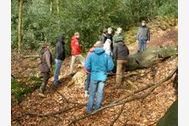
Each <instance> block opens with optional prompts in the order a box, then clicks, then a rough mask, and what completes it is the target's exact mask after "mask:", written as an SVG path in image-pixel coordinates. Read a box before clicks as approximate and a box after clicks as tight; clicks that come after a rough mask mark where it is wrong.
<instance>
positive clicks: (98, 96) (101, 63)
mask: <svg viewBox="0 0 189 126" xmlns="http://www.w3.org/2000/svg"><path fill="white" fill-rule="evenodd" d="M94 46H95V48H94V50H93V52H92V53H91V54H90V55H88V57H87V59H86V61H85V65H84V67H85V69H86V70H87V71H88V72H90V85H89V99H88V103H87V113H91V112H92V111H93V108H94V109H95V110H97V109H99V108H100V107H101V104H102V101H103V98H104V85H105V81H106V79H107V72H109V71H111V70H112V69H113V67H114V63H113V60H112V58H111V56H109V55H107V54H106V53H105V51H104V49H103V43H102V42H101V41H97V42H96V43H95V44H94Z"/></svg>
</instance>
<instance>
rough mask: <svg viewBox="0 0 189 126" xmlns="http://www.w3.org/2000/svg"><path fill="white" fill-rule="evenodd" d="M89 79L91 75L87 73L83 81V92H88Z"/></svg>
mask: <svg viewBox="0 0 189 126" xmlns="http://www.w3.org/2000/svg"><path fill="white" fill-rule="evenodd" d="M90 78H91V74H90V73H88V74H87V78H86V80H85V91H89V84H90Z"/></svg>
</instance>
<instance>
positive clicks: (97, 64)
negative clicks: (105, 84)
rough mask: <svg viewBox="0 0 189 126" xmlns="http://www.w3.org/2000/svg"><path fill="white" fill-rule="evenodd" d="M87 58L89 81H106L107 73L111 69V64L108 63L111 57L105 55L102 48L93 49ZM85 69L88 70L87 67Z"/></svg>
mask: <svg viewBox="0 0 189 126" xmlns="http://www.w3.org/2000/svg"><path fill="white" fill-rule="evenodd" d="M89 58H90V59H89V60H90V71H91V79H92V80H100V81H104V80H106V77H107V72H108V71H111V70H112V69H113V63H111V62H110V60H112V59H111V57H110V56H109V55H107V54H106V53H105V51H104V50H103V49H102V48H95V49H94V51H93V53H91V54H90V57H89ZM87 65H89V64H87ZM87 68H89V66H88V67H87Z"/></svg>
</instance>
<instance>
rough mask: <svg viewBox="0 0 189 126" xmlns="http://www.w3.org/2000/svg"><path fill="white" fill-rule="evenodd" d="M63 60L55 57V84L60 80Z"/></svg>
mask: <svg viewBox="0 0 189 126" xmlns="http://www.w3.org/2000/svg"><path fill="white" fill-rule="evenodd" d="M62 62H63V61H62V60H59V59H55V70H54V84H57V83H58V80H59V78H58V77H59V74H60V68H61V66H62Z"/></svg>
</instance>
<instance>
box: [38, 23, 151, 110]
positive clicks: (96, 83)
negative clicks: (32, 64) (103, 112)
mask: <svg viewBox="0 0 189 126" xmlns="http://www.w3.org/2000/svg"><path fill="white" fill-rule="evenodd" d="M79 38H80V34H79V33H78V32H76V33H74V35H73V36H72V38H71V43H70V46H71V55H72V57H71V61H70V70H69V73H68V75H70V74H72V73H73V69H74V68H73V67H74V64H75V61H76V59H79V61H80V63H81V64H82V65H83V67H84V70H85V72H86V74H87V78H86V81H85V96H88V103H87V113H91V112H92V111H93V110H96V109H99V108H100V107H101V104H102V101H103V98H104V86H105V82H106V80H107V77H108V74H109V73H113V72H115V70H114V68H115V69H116V84H117V85H121V84H122V82H123V78H124V72H125V70H126V69H125V68H126V67H125V66H126V63H127V62H128V55H129V49H128V47H127V46H126V45H125V41H124V35H123V31H122V28H120V27H118V28H117V29H116V31H115V33H114V34H113V29H112V28H111V27H109V28H108V29H103V32H102V35H100V37H99V39H98V41H96V42H95V44H94V45H93V47H92V48H91V49H90V50H89V52H88V54H87V56H86V58H84V57H83V56H82V55H81V48H80V44H79ZM149 40H150V33H149V28H148V27H147V26H146V22H145V21H142V25H141V27H139V30H138V33H137V43H138V52H142V51H144V50H145V48H146V44H147V42H149ZM64 45H65V42H64V37H63V36H61V37H60V38H58V39H57V43H56V47H55V51H56V56H55V70H54V82H53V85H54V86H58V85H59V84H60V83H61V82H60V81H59V74H60V69H61V65H62V63H63V60H64V59H65V47H64ZM52 61H53V60H52V54H51V52H50V50H49V48H48V44H44V45H43V47H42V49H41V64H40V70H41V73H42V75H43V83H42V85H41V86H40V89H39V91H40V93H44V91H45V88H46V85H47V83H48V79H49V77H50V72H51V71H52V70H51V68H52ZM115 66H116V67H115Z"/></svg>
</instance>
